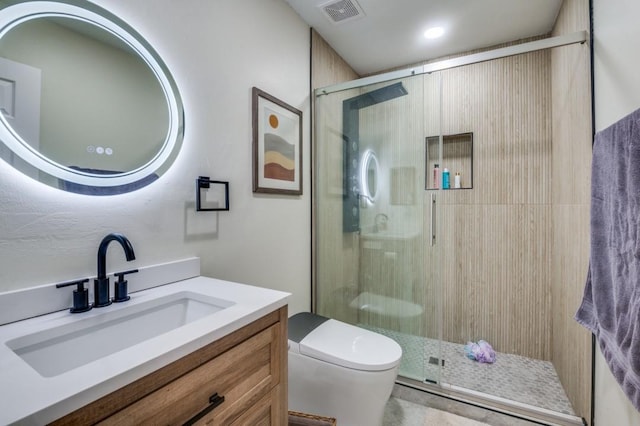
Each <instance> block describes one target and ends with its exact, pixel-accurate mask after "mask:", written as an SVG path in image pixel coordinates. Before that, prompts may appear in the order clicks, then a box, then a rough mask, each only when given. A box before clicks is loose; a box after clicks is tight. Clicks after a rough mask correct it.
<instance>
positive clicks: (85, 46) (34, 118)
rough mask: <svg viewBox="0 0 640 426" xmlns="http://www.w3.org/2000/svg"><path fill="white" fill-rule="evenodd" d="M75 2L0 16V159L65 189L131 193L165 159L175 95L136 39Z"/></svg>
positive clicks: (174, 136)
mask: <svg viewBox="0 0 640 426" xmlns="http://www.w3.org/2000/svg"><path fill="white" fill-rule="evenodd" d="M78 4H80V3H78ZM82 4H83V5H85V6H86V8H81V7H78V6H74V5H73V4H71V3H68V2H58V1H51V2H47V1H45V2H14V4H13V5H11V6H9V7H7V8H5V9H3V10H1V11H0V110H1V111H2V116H1V117H0V120H2V123H0V137H1V139H2V142H4V144H5V147H3V149H1V150H0V154H2V156H3V158H4V159H5V161H7V162H9V163H10V164H12V165H13V166H14V167H17V168H19V169H20V170H21V171H23V172H25V173H27V174H29V175H30V176H32V177H37V178H39V179H40V180H41V181H43V182H46V183H49V184H51V185H54V186H57V187H60V188H62V189H66V190H69V191H73V192H81V193H87V194H95V195H105V194H115V193H121V192H127V191H131V190H134V189H137V188H139V187H141V186H144V185H146V184H148V183H150V182H152V181H153V180H155V179H157V177H158V176H159V175H160V174H161V173H162V172H164V171H165V170H166V169H167V168H168V167H169V165H170V164H171V162H172V161H173V160H174V159H175V157H176V155H177V152H178V150H179V147H180V144H181V142H182V130H183V117H182V105H181V102H180V97H179V94H178V93H177V88H176V86H175V83H174V81H173V80H172V78H171V75H170V74H169V72H168V70H167V69H166V67H165V65H164V64H163V63H162V62H161V60H160V58H159V57H158V55H157V54H156V53H155V52H154V51H153V50H152V48H151V47H150V46H149V45H148V44H147V43H146V42H145V41H144V39H142V38H141V36H140V35H138V34H137V33H136V32H135V31H134V30H133V29H131V28H130V27H128V26H127V25H126V24H125V23H124V22H122V21H120V20H119V19H118V18H116V17H115V16H113V15H111V14H109V13H108V12H106V11H104V10H102V9H100V8H98V7H96V6H95V5H92V4H89V3H86V2H83V3H82ZM34 5H38V7H40V9H38V10H33V9H32V8H33V7H34ZM25 88H26V89H25ZM30 167H33V168H35V170H37V171H36V172H34V171H33V170H30V169H29V168H30ZM96 188H97V189H96Z"/></svg>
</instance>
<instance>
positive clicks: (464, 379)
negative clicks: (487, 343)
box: [363, 326, 575, 415]
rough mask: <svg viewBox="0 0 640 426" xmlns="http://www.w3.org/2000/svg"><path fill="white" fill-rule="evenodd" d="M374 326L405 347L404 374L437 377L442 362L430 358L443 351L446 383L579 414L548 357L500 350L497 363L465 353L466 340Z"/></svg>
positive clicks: (402, 366) (401, 372)
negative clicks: (447, 339)
mask: <svg viewBox="0 0 640 426" xmlns="http://www.w3.org/2000/svg"><path fill="white" fill-rule="evenodd" d="M363 327H366V326H363ZM368 328H371V327H368ZM374 330H375V331H377V332H379V333H381V334H385V335H387V336H389V337H391V338H393V339H394V340H395V341H397V342H398V343H399V344H400V346H401V347H402V350H403V357H402V362H401V365H400V374H401V375H404V376H407V377H410V378H413V379H420V380H424V379H425V378H430V379H432V380H433V379H436V380H437V378H438V374H439V371H438V365H437V364H436V365H434V364H430V363H429V358H430V357H434V358H438V357H439V356H440V355H439V354H440V351H442V352H441V353H442V358H443V359H444V361H445V362H444V368H443V369H442V373H441V374H442V377H441V381H442V383H448V384H451V385H455V386H459V387H462V388H465V389H471V390H474V391H477V392H481V393H485V394H489V395H493V396H498V397H501V398H505V399H510V400H514V401H517V402H521V403H524V404H529V405H533V406H535V407H540V408H545V409H548V410H552V411H556V412H559V413H563V414H569V415H575V413H574V411H573V408H572V407H571V403H570V402H569V399H568V398H567V395H566V393H565V392H564V389H563V388H562V385H561V384H560V381H559V380H558V376H557V374H556V371H555V369H554V367H553V365H552V364H551V363H550V362H548V361H540V360H535V359H531V358H527V357H523V356H519V355H511V354H504V353H497V354H496V362H495V363H494V364H481V363H478V362H476V361H472V360H470V359H468V358H466V357H465V355H464V345H462V344H456V343H449V342H442V347H441V348H439V347H438V341H437V340H434V339H426V338H422V337H418V336H412V335H408V334H403V333H399V332H396V331H389V330H384V329H377V328H376V329H374ZM417 376H421V377H420V378H418V377H417Z"/></svg>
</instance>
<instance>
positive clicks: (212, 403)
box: [184, 392, 224, 426]
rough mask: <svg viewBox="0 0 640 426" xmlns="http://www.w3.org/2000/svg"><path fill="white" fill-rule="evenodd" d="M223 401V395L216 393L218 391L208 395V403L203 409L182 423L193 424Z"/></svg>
mask: <svg viewBox="0 0 640 426" xmlns="http://www.w3.org/2000/svg"><path fill="white" fill-rule="evenodd" d="M223 402H224V396H220V395H218V393H217V392H216V393H214V394H213V395H211V396H210V397H209V405H208V406H207V408H205V409H204V410H202V411H200V412H199V413H198V414H196V415H195V416H193V417H192V418H191V419H190V420H189V421H188V422H186V423H185V424H184V426H191V425H193V424H195V423H196V422H197V421H198V420H200V419H201V418H203V417H204V416H206V415H207V414H209V412H211V411H213V409H214V408H216V407H217V406H218V405H220V404H222V403H223Z"/></svg>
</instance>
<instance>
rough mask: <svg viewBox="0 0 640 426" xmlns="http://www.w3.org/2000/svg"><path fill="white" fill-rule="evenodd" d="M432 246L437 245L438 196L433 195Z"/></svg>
mask: <svg viewBox="0 0 640 426" xmlns="http://www.w3.org/2000/svg"><path fill="white" fill-rule="evenodd" d="M430 233H431V246H432V247H433V246H435V245H436V194H434V193H431V231H430Z"/></svg>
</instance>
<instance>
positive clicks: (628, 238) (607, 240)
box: [575, 110, 640, 410]
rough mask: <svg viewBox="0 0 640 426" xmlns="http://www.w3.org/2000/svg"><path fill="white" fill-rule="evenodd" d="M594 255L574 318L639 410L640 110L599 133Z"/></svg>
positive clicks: (593, 177)
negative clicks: (592, 338)
mask: <svg viewBox="0 0 640 426" xmlns="http://www.w3.org/2000/svg"><path fill="white" fill-rule="evenodd" d="M591 172H592V175H591V249H590V250H591V251H590V257H589V272H588V275H587V283H586V287H585V291H584V298H583V300H582V304H581V306H580V308H579V309H578V312H577V313H576V315H575V319H576V320H577V321H578V322H579V323H580V324H582V325H584V326H585V327H586V328H588V329H589V330H591V332H592V333H593V334H595V336H596V339H597V341H598V344H599V346H600V349H601V350H602V354H603V355H604V358H605V359H606V361H607V364H608V365H609V368H610V369H611V372H612V373H613V375H614V377H615V378H616V380H617V381H618V383H620V386H622V389H623V391H624V392H625V394H626V395H627V396H628V397H629V399H630V400H631V402H632V403H633V405H634V406H635V407H636V409H638V410H640V228H639V227H640V110H637V111H635V112H633V113H632V114H630V115H628V116H627V117H625V118H623V119H622V120H620V121H618V122H617V123H615V124H613V125H612V126H610V127H608V128H607V129H605V130H603V131H601V132H599V133H597V134H596V137H595V141H594V145H593V160H592V165H591Z"/></svg>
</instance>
